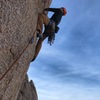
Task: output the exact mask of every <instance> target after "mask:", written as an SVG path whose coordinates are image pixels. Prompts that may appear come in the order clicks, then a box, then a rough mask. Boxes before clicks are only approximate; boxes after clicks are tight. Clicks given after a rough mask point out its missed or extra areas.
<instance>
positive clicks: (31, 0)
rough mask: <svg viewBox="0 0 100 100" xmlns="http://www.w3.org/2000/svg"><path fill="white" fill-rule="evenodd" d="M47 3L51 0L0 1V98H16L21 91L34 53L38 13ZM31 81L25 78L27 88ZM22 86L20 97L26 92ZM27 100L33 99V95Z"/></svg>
mask: <svg viewBox="0 0 100 100" xmlns="http://www.w3.org/2000/svg"><path fill="white" fill-rule="evenodd" d="M50 4H51V0H0V100H20V98H21V97H19V98H18V95H20V96H21V92H20V93H19V91H20V90H24V87H23V89H22V84H26V83H23V82H26V80H25V76H26V73H27V70H28V68H29V64H30V61H31V59H32V57H33V56H34V51H35V45H36V35H35V33H36V32H35V30H36V26H37V19H38V13H42V12H43V9H44V8H46V7H49V6H50ZM33 36H34V42H33V43H30V40H31V38H32V37H33ZM31 83H32V81H31V82H29V83H28V81H27V86H29V88H30V87H32V85H31V86H30V85H29V84H31ZM23 86H25V85H23ZM33 87H34V85H33ZM25 89H27V90H26V93H25V90H24V92H22V93H24V94H25V95H24V96H26V94H27V93H28V92H27V91H29V90H28V88H26V87H25ZM34 89H35V88H34ZM34 91H35V90H34ZM32 93H33V92H32ZM28 95H32V94H28ZM27 97H28V96H26V98H27ZM22 98H24V97H22ZM21 100H26V99H21ZM27 100H37V96H35V97H34V98H33V99H27Z"/></svg>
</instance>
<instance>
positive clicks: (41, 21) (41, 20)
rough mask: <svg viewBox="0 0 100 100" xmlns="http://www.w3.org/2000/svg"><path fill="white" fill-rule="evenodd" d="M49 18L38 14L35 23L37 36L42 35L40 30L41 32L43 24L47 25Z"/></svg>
mask: <svg viewBox="0 0 100 100" xmlns="http://www.w3.org/2000/svg"><path fill="white" fill-rule="evenodd" d="M49 20H50V19H49V18H48V16H47V15H44V14H42V13H39V14H38V23H37V31H38V32H37V33H38V34H42V30H43V24H44V25H48V23H49Z"/></svg>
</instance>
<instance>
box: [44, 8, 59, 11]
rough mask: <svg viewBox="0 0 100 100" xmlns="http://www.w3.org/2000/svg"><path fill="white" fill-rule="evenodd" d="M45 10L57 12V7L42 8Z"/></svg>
mask: <svg viewBox="0 0 100 100" xmlns="http://www.w3.org/2000/svg"><path fill="white" fill-rule="evenodd" d="M44 10H45V11H52V12H57V11H58V10H59V8H46V9H44Z"/></svg>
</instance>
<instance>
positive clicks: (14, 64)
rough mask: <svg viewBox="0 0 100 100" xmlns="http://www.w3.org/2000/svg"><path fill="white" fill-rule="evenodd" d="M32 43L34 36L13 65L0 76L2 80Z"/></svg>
mask: <svg viewBox="0 0 100 100" xmlns="http://www.w3.org/2000/svg"><path fill="white" fill-rule="evenodd" d="M35 32H36V30H35V31H34V33H33V36H34V34H35ZM30 43H32V38H31V39H30V41H29V43H28V44H27V45H26V47H25V48H24V49H23V51H22V52H21V54H20V55H19V57H18V58H17V59H16V60H15V61H14V62H13V63H12V65H11V66H10V67H9V68H8V69H7V71H6V72H5V73H4V74H3V75H2V77H0V81H1V80H2V79H3V78H4V77H5V75H6V74H7V73H8V72H9V71H10V69H11V68H12V67H13V66H14V65H15V64H16V63H17V61H18V60H19V59H20V57H21V56H22V55H23V53H24V52H25V50H26V49H27V48H28V46H29V45H30Z"/></svg>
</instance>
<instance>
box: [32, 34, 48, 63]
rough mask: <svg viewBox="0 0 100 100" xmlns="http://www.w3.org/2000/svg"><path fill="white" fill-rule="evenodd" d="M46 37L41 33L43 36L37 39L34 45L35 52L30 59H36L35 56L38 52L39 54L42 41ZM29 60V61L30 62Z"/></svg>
mask: <svg viewBox="0 0 100 100" xmlns="http://www.w3.org/2000/svg"><path fill="white" fill-rule="evenodd" d="M46 37H47V36H45V35H44V34H43V38H42V39H41V38H40V39H39V40H38V42H37V45H36V48H35V54H34V57H33V59H32V61H34V60H35V59H36V57H37V56H38V54H39V52H40V50H41V47H42V42H43V41H44V40H45V39H46ZM32 61H31V62H32Z"/></svg>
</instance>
